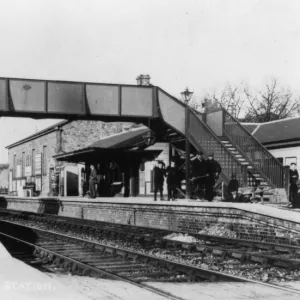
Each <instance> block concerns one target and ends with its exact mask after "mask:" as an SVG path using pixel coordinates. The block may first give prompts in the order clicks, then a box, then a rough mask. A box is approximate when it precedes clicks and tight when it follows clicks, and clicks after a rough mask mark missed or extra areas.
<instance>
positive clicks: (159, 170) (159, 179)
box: [153, 160, 166, 201]
mask: <svg viewBox="0 0 300 300" xmlns="http://www.w3.org/2000/svg"><path fill="white" fill-rule="evenodd" d="M155 162H156V165H155V167H154V168H153V173H154V201H156V200H157V192H158V191H159V193H160V200H164V199H163V186H164V181H165V178H164V176H165V175H166V174H165V168H164V165H165V164H164V163H163V162H162V161H161V160H156V161H155Z"/></svg>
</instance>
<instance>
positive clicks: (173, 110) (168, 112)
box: [158, 91, 185, 134]
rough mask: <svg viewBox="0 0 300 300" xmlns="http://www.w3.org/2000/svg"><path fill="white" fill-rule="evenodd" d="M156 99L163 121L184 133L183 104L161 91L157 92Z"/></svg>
mask: <svg viewBox="0 0 300 300" xmlns="http://www.w3.org/2000/svg"><path fill="white" fill-rule="evenodd" d="M158 101H159V107H160V111H161V114H162V117H163V119H164V121H165V122H166V123H168V124H169V125H171V126H172V127H174V128H175V129H176V130H178V131H180V132H181V133H183V134H184V133H185V106H184V105H183V104H181V103H179V102H178V101H176V100H174V99H173V98H172V97H170V96H168V95H167V94H165V93H163V92H162V91H159V92H158Z"/></svg>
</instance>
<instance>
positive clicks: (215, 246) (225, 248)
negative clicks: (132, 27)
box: [2, 211, 300, 269]
mask: <svg viewBox="0 0 300 300" xmlns="http://www.w3.org/2000/svg"><path fill="white" fill-rule="evenodd" d="M3 213H4V212H3V211H2V214H3ZM6 213H8V216H15V217H14V219H23V220H32V221H35V222H41V223H46V224H49V225H50V226H59V227H60V228H62V229H64V230H72V231H74V232H87V233H91V234H94V235H98V236H103V237H105V238H111V239H117V238H118V239H122V240H127V241H137V242H139V243H141V244H146V245H152V244H153V245H157V246H158V247H162V248H175V249H180V248H182V249H187V250H194V251H198V252H201V253H203V255H205V254H213V255H217V256H222V257H226V256H227V257H232V258H235V259H239V260H241V261H250V262H258V263H261V264H262V265H264V266H267V265H271V266H274V267H283V268H287V269H295V268H300V247H299V246H294V245H285V244H274V243H265V242H261V241H249V240H241V239H235V238H227V237H221V236H211V235H204V234H190V233H189V235H191V236H193V237H195V238H196V239H197V240H199V241H200V243H199V242H192V243H186V242H183V241H176V240H166V239H164V237H165V236H167V235H169V234H171V233H174V232H175V233H182V232H179V231H170V230H164V229H157V228H149V227H141V226H133V225H127V224H116V223H109V222H99V221H92V220H82V219H76V218H69V217H61V216H53V215H38V214H34V213H24V212H19V211H6Z"/></svg>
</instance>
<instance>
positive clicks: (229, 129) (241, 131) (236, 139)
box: [222, 108, 288, 188]
mask: <svg viewBox="0 0 300 300" xmlns="http://www.w3.org/2000/svg"><path fill="white" fill-rule="evenodd" d="M222 111H223V117H224V122H223V124H224V125H223V134H224V135H225V136H226V137H227V138H228V139H229V141H230V142H231V143H232V144H233V145H234V146H235V147H237V148H238V150H240V151H241V153H243V154H244V155H245V157H246V158H247V159H248V160H249V161H250V162H251V163H252V164H253V165H254V166H255V167H256V168H257V169H258V170H259V171H260V172H261V173H262V175H263V176H264V177H265V178H266V179H268V181H269V182H270V183H271V184H272V185H273V186H274V187H280V188H283V187H285V186H286V182H285V181H286V180H288V178H286V176H285V175H284V174H285V173H286V172H285V171H284V166H283V165H282V164H281V163H280V162H279V161H278V160H277V159H276V158H275V157H274V156H273V155H272V154H271V153H270V152H269V151H268V150H267V149H266V148H265V147H264V146H263V145H262V144H261V143H260V142H259V141H258V140H257V139H256V138H255V137H254V136H253V135H252V134H251V133H250V132H248V131H247V130H246V128H245V127H244V126H243V125H242V124H241V123H240V122H239V121H238V120H237V119H236V118H235V117H233V116H232V115H231V114H230V113H229V112H228V111H227V110H226V109H225V108H222Z"/></svg>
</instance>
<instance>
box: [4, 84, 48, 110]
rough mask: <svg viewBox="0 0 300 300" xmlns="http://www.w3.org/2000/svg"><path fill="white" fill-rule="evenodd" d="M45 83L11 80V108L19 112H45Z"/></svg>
mask: <svg viewBox="0 0 300 300" xmlns="http://www.w3.org/2000/svg"><path fill="white" fill-rule="evenodd" d="M45 85H46V83H45V82H44V81H31V80H10V81H9V91H10V95H11V108H12V110H13V111H17V112H22V111H25V112H45Z"/></svg>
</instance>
